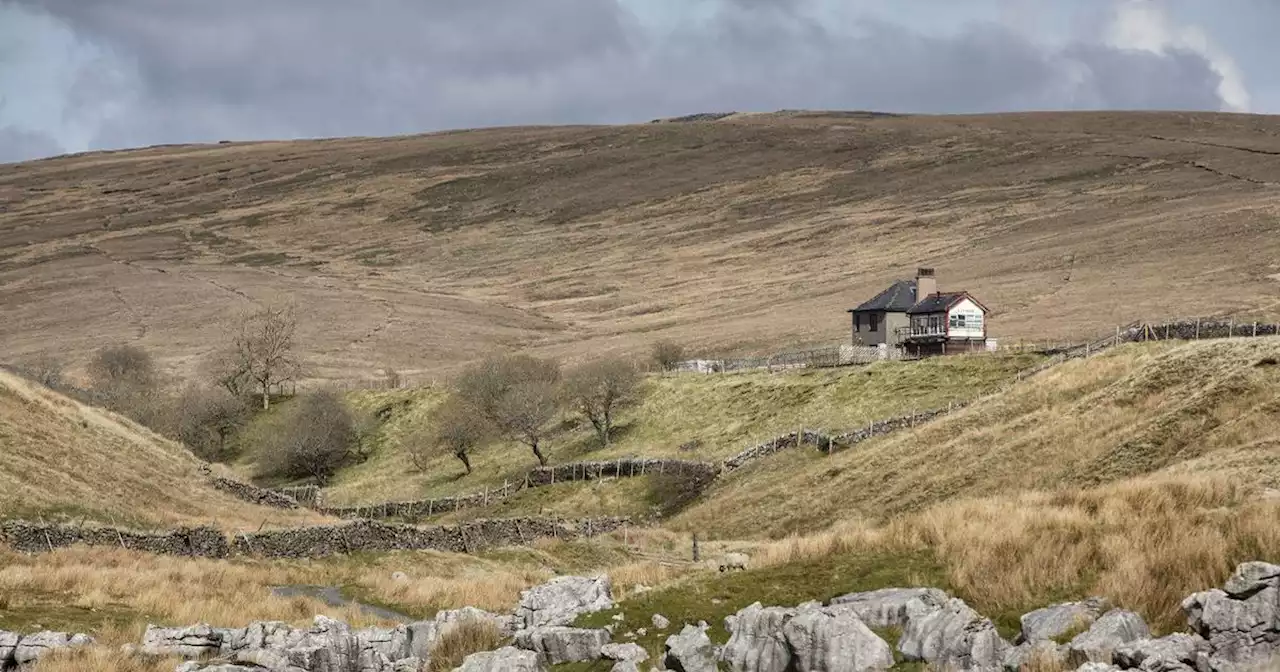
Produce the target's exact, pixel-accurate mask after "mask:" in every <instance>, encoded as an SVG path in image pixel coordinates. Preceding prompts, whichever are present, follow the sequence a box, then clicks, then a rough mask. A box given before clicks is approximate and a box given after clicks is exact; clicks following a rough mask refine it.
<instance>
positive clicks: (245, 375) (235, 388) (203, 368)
mask: <svg viewBox="0 0 1280 672" xmlns="http://www.w3.org/2000/svg"><path fill="white" fill-rule="evenodd" d="M200 374H201V376H202V377H203V378H205V379H206V380H209V381H210V382H212V383H213V384H214V385H217V386H218V387H220V388H222V389H224V390H226V391H227V393H228V394H230V395H231V396H233V397H240V398H243V397H247V396H249V394H250V393H251V392H252V390H253V383H254V381H253V379H252V378H250V377H249V365H248V361H247V360H246V359H245V358H243V357H241V356H240V351H239V350H237V349H236V348H234V347H232V348H228V349H225V350H220V351H218V352H215V353H213V354H212V355H210V356H209V357H207V358H206V359H205V360H204V361H203V362H201V364H200Z"/></svg>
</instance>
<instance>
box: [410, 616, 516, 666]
mask: <svg viewBox="0 0 1280 672" xmlns="http://www.w3.org/2000/svg"><path fill="white" fill-rule="evenodd" d="M505 642H506V638H504V637H503V636H502V633H500V632H498V628H497V626H495V625H494V624H493V623H490V622H489V621H479V620H465V621H461V622H459V623H457V624H456V625H454V626H453V627H450V628H449V629H447V630H445V633H444V635H442V636H441V637H440V639H438V640H436V643H435V644H434V645H432V647H431V656H430V659H431V662H430V663H429V664H428V665H427V672H449V670H452V669H454V668H457V667H460V666H461V665H462V661H463V660H464V659H465V658H466V657H467V656H469V655H471V654H473V653H479V652H481V651H493V650H495V649H499V648H501V647H502V645H503V644H504V643H505Z"/></svg>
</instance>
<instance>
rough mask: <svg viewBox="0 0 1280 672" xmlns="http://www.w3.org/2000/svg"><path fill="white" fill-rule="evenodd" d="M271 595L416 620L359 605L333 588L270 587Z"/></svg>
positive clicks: (370, 613) (400, 619) (408, 620)
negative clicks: (310, 598) (301, 598)
mask: <svg viewBox="0 0 1280 672" xmlns="http://www.w3.org/2000/svg"><path fill="white" fill-rule="evenodd" d="M271 594H272V595H274V596H276V597H312V598H315V599H317V600H320V601H321V602H324V603H325V604H327V605H329V606H331V607H345V606H347V605H355V606H356V607H357V608H358V609H360V611H362V612H364V613H366V614H368V615H370V616H376V617H378V618H384V619H387V620H389V621H397V622H400V623H411V622H413V621H416V620H418V619H416V618H413V617H411V616H406V615H405V614H402V613H400V612H398V611H392V610H390V609H384V608H383V607H375V606H373V605H371V604H361V603H359V602H356V601H355V600H349V599H347V598H346V597H344V596H343V595H342V592H341V591H340V590H338V589H337V588H335V587H333V586H272V587H271Z"/></svg>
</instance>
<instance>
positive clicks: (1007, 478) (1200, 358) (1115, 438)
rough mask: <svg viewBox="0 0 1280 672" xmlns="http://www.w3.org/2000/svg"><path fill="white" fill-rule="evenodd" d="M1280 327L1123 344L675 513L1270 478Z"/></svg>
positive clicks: (876, 510)
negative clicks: (1175, 478)
mask: <svg viewBox="0 0 1280 672" xmlns="http://www.w3.org/2000/svg"><path fill="white" fill-rule="evenodd" d="M1277 355H1280V340H1277V339H1257V340H1239V341H1218V342H1202V343H1191V344H1176V345H1175V344H1150V345H1130V346H1125V347H1122V348H1120V349H1118V350H1114V351H1108V352H1107V353H1106V354H1104V355H1102V356H1099V357H1094V358H1090V359H1088V360H1077V361H1073V362H1069V363H1067V364H1064V365H1062V366H1058V367H1055V368H1053V369H1051V370H1049V371H1048V372H1046V373H1044V374H1042V375H1040V376H1037V377H1035V378H1033V379H1030V380H1028V381H1024V382H1022V383H1020V384H1019V385H1017V386H1016V387H1014V388H1013V389H1012V390H1011V391H1010V392H1008V393H1006V394H1002V395H998V396H996V397H994V398H991V399H989V400H986V401H984V402H982V403H980V404H978V405H976V406H974V407H971V408H969V409H966V410H964V411H963V412H960V413H958V414H956V415H955V416H952V417H948V418H943V419H941V420H939V421H937V422H933V423H929V424H927V425H925V426H922V427H921V428H919V429H917V430H914V431H910V432H904V433H900V434H895V435H891V436H888V437H884V438H881V439H877V440H874V441H870V442H865V443H862V444H859V445H858V446H855V447H854V448H852V449H850V450H848V451H845V452H842V453H837V454H836V455H834V456H831V457H829V458H828V457H822V456H820V455H818V454H816V453H812V452H803V453H791V454H787V455H782V456H778V457H776V458H773V459H771V460H769V461H767V462H766V463H761V464H758V465H756V466H754V467H750V468H748V469H746V470H743V472H741V473H740V474H738V475H735V477H734V478H732V479H730V480H728V481H726V482H722V483H721V484H719V485H718V486H716V488H715V489H714V490H713V491H712V492H711V493H710V494H709V496H708V498H707V500H706V501H705V502H704V503H702V504H700V505H698V506H696V507H694V508H693V509H692V510H690V511H688V512H686V513H685V514H684V515H682V516H681V517H680V519H679V520H678V521H677V522H678V524H679V525H681V526H686V527H689V528H693V529H699V530H704V531H706V532H715V533H718V534H723V535H728V536H743V535H758V534H773V535H778V534H785V533H789V532H793V531H796V530H814V529H820V528H823V527H826V526H827V525H830V524H831V523H832V522H833V521H837V520H841V519H845V518H848V517H850V516H866V517H871V518H884V517H890V516H893V515H895V514H901V513H907V512H911V511H918V510H920V509H922V508H925V507H928V506H930V505H933V504H937V503H939V502H946V501H951V500H956V499H959V498H970V497H983V496H990V495H997V494H1001V493H1010V492H1017V491H1029V490H1055V489H1059V488H1080V487H1086V486H1092V485H1100V484H1105V483H1111V482H1115V481H1120V480H1122V479H1125V478H1129V477H1134V476H1141V475H1145V474H1150V473H1154V472H1160V471H1168V472H1170V473H1191V474H1204V473H1220V474H1226V475H1230V476H1233V477H1239V478H1242V479H1246V480H1247V481H1248V482H1250V483H1254V484H1260V485H1266V486H1269V487H1274V486H1276V485H1277V484H1280V460H1278V459H1277V458H1276V457H1275V448H1276V446H1277V445H1280V401H1277V399H1278V398H1280V367H1277V366H1266V365H1263V366H1258V364H1259V362H1263V361H1264V360H1266V359H1268V358H1275V357H1276V356H1277Z"/></svg>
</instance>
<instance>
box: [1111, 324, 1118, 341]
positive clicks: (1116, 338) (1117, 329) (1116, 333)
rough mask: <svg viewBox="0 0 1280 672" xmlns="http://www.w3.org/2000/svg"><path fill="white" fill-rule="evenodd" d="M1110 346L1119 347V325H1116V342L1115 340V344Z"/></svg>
mask: <svg viewBox="0 0 1280 672" xmlns="http://www.w3.org/2000/svg"><path fill="white" fill-rule="evenodd" d="M1112 345H1113V346H1116V345H1120V325H1118V324H1117V325H1116V340H1115V343H1112Z"/></svg>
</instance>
